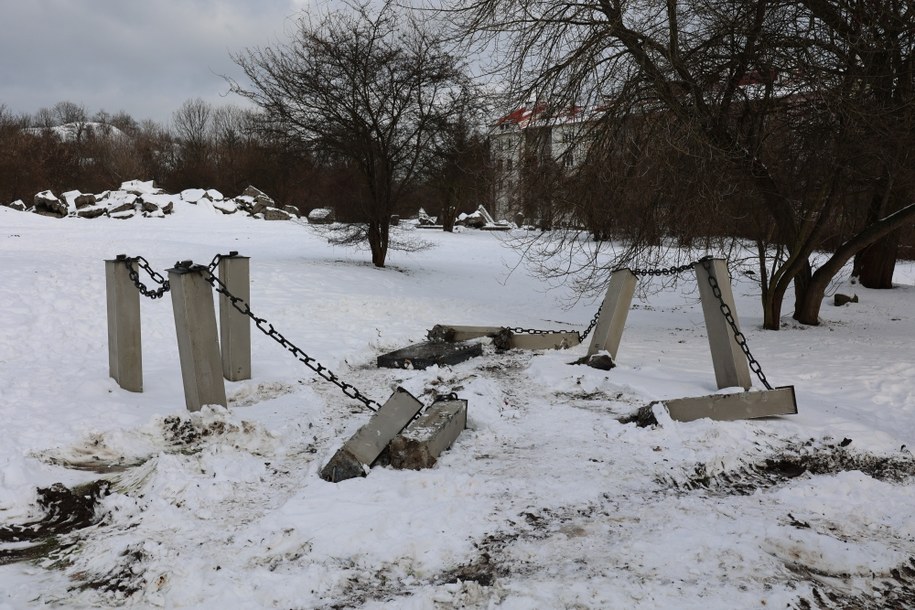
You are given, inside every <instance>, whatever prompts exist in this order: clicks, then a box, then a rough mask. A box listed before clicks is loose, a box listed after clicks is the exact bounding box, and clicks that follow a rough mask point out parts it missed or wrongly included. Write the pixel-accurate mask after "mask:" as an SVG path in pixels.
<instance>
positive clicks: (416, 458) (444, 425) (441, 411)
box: [388, 399, 467, 470]
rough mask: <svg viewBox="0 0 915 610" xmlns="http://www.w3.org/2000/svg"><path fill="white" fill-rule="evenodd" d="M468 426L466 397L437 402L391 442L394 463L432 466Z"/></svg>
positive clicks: (397, 465) (406, 466)
mask: <svg viewBox="0 0 915 610" xmlns="http://www.w3.org/2000/svg"><path fill="white" fill-rule="evenodd" d="M466 427H467V401H466V400H459V399H450V400H441V401H439V402H436V403H435V404H433V405H432V406H431V407H429V408H428V409H427V410H426V412H425V413H424V414H423V415H422V417H420V418H418V419H417V420H416V421H414V422H413V423H412V424H410V425H409V426H408V427H407V428H406V429H405V430H404V431H403V432H401V433H400V434H399V435H397V436H396V437H395V438H394V440H392V441H391V444H390V446H389V447H388V453H389V455H390V460H391V466H392V467H394V468H399V469H410V470H420V469H422V468H431V467H432V466H434V465H435V463H436V462H437V461H438V456H440V455H441V454H442V453H443V452H444V451H445V450H447V449H448V448H449V447H451V445H452V444H453V443H454V441H455V440H456V439H457V437H458V436H459V435H460V434H461V432H462V431H463V430H464V428H466Z"/></svg>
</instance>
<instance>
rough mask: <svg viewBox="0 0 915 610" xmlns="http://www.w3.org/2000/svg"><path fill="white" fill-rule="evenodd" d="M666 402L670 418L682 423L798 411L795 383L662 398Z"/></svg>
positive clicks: (787, 413)
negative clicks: (748, 389)
mask: <svg viewBox="0 0 915 610" xmlns="http://www.w3.org/2000/svg"><path fill="white" fill-rule="evenodd" d="M663 403H664V405H665V406H666V407H667V412H668V413H670V418H671V419H673V420H675V421H681V422H687V421H693V420H696V419H702V418H703V417H708V418H710V419H714V420H718V421H734V420H738V419H753V418H757V417H771V416H774V415H796V414H797V399H796V397H795V395H794V386H785V387H781V388H775V389H774V390H765V391H762V392H740V393H737V394H712V395H711V396H697V397H692V398H676V399H672V400H666V401H663Z"/></svg>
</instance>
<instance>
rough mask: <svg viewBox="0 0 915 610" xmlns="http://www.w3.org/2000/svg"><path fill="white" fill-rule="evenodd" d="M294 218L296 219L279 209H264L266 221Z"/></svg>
mask: <svg viewBox="0 0 915 610" xmlns="http://www.w3.org/2000/svg"><path fill="white" fill-rule="evenodd" d="M292 218H294V216H293V215H292V214H290V213H289V212H286V211H284V210H281V209H279V208H273V207H267V208H264V220H291V219H292Z"/></svg>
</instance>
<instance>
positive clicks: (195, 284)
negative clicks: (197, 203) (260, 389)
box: [168, 261, 226, 411]
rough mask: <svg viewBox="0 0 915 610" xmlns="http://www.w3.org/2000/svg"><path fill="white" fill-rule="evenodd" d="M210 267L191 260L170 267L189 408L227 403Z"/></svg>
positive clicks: (194, 408) (179, 349) (182, 368)
mask: <svg viewBox="0 0 915 610" xmlns="http://www.w3.org/2000/svg"><path fill="white" fill-rule="evenodd" d="M206 271H207V268H206V267H204V266H202V265H194V264H192V263H191V261H184V262H182V263H178V264H177V265H176V266H175V268H173V269H169V270H168V281H169V284H170V285H171V294H172V307H173V308H174V310H175V332H176V334H177V335H178V356H179V358H180V360H181V379H182V381H183V382H184V401H185V404H186V405H187V409H188V411H199V410H200V408H201V407H203V405H222V406H226V386H225V381H223V377H222V357H221V355H220V351H219V338H218V335H217V333H216V308H215V307H214V306H213V290H212V288H211V287H210V285H209V284H208V283H207V281H206V278H205V276H204V273H205V272H206Z"/></svg>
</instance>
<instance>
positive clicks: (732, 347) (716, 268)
mask: <svg viewBox="0 0 915 610" xmlns="http://www.w3.org/2000/svg"><path fill="white" fill-rule="evenodd" d="M708 263H709V268H708V270H706V268H705V264H704V262H700V263H697V264H696V267H695V269H696V280H697V281H698V282H699V298H700V300H701V301H702V313H703V315H704V316H705V328H706V332H707V333H708V342H709V347H710V348H711V350H712V364H713V365H714V367H715V381H717V382H718V388H719V389H721V388H734V387H741V388H744V389H745V390H748V389H750V386H752V385H753V382H752V381H751V379H750V367H749V365H748V364H747V357H746V355H745V354H744V353H743V350H742V349H740V345H738V343H737V339H736V338H735V337H734V329H733V328H731V325H730V324H729V323H728V321H727V319H726V318H725V316H724V314H723V312H722V311H721V301H719V300H718V297H716V296H715V292H714V289H713V288H712V286H711V283H710V282H709V276H711V277H712V278H714V281H716V282H717V284H718V287H719V289H720V291H721V300H722V301H724V303H725V305H727V307H728V308H729V309H730V310H731V315H732V316H733V318H734V323H735V324H737V308H736V307H735V305H734V294H733V293H732V292H731V281H730V279H729V276H728V266H727V262H726V261H724V260H723V259H720V258H715V259H711V260H709V261H708ZM738 328H739V324H738Z"/></svg>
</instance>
